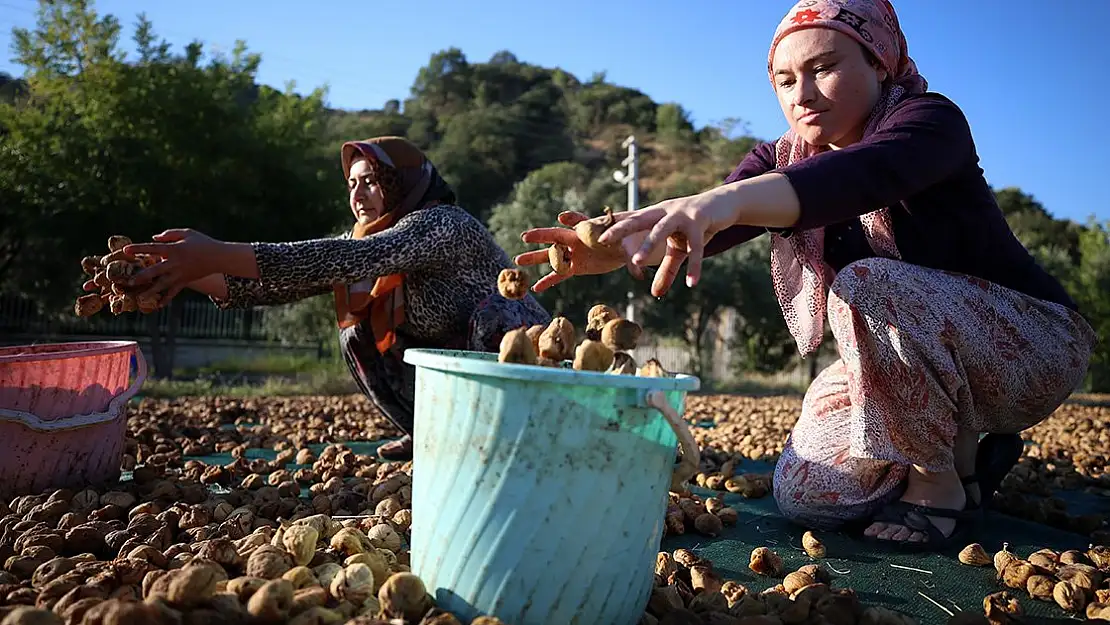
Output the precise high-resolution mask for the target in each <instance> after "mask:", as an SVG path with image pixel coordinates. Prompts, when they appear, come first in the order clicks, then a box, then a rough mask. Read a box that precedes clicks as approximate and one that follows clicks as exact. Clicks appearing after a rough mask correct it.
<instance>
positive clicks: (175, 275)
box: [124, 228, 234, 306]
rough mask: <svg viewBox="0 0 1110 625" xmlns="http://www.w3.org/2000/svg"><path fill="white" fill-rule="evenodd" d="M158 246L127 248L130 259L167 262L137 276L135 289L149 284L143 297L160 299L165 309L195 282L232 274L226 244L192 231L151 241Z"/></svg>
mask: <svg viewBox="0 0 1110 625" xmlns="http://www.w3.org/2000/svg"><path fill="white" fill-rule="evenodd" d="M151 238H152V239H153V240H154V241H156V243H134V244H131V245H128V246H127V247H126V248H124V252H125V253H127V254H130V255H134V254H150V255H152V256H158V257H161V258H162V259H163V260H162V262H160V263H157V264H155V265H153V266H151V267H147V268H146V269H143V270H142V271H140V272H138V273H136V274H135V275H134V277H133V278H132V279H131V284H132V285H133V286H142V285H146V284H149V285H150V287H149V288H148V289H146V290H145V291H143V293H142V295H151V296H158V295H159V294H162V295H161V296H160V297H159V305H160V306H162V305H165V304H166V303H167V302H169V301H170V300H171V299H173V298H174V296H176V295H177V294H178V293H180V292H181V290H182V289H184V288H185V287H187V286H188V285H189V284H190V283H191V282H194V281H196V280H199V279H200V278H204V277H205V276H209V275H212V274H219V273H227V272H229V267H228V265H229V262H230V260H229V254H230V252H231V250H230V248H231V247H232V246H233V245H234V244H230V243H225V242H223V241H218V240H216V239H213V238H212V237H209V236H208V235H205V234H202V233H200V232H197V231H196V230H191V229H188V228H183V229H175V230H166V231H165V232H163V233H161V234H156V235H154V236H153V237H151Z"/></svg>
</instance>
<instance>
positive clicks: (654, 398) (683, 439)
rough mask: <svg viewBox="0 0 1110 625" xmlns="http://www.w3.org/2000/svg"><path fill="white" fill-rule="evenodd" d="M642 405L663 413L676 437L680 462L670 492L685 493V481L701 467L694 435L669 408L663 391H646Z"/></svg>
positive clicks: (669, 405) (699, 452)
mask: <svg viewBox="0 0 1110 625" xmlns="http://www.w3.org/2000/svg"><path fill="white" fill-rule="evenodd" d="M644 403H646V404H647V405H648V406H650V407H652V408H655V409H656V410H658V411H659V412H661V413H663V417H664V418H665V419H666V420H667V423H668V424H669V425H670V426H671V429H672V430H674V433H675V436H677V437H678V443H679V445H680V446H681V448H682V460H680V461H679V463H678V466H676V467H675V469H674V473H673V474H672V475H671V492H674V493H681V492H686V490H687V488H686V486H685V484H686V481H687V480H689V479H690V478H692V477H694V475H695V474H696V473H697V472H698V467H700V466H701V451H700V450H699V449H698V444H697V442H696V441H694V435H693V434H691V433H690V427H689V426H688V425H686V421H685V420H683V419H682V417H680V416H679V415H678V413H677V412H675V409H674V408H671V404H670V402H668V401H667V396H666V394H664V393H663V391H648V392H647V393H646V394H645V395H644Z"/></svg>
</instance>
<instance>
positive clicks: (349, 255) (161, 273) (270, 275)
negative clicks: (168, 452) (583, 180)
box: [127, 207, 480, 307]
mask: <svg viewBox="0 0 1110 625" xmlns="http://www.w3.org/2000/svg"><path fill="white" fill-rule="evenodd" d="M476 223H477V222H474V221H473V220H467V219H465V213H462V212H461V210H460V209H457V208H454V207H442V208H439V207H437V208H429V209H424V210H420V211H416V212H414V213H411V214H409V215H407V216H405V217H404V218H402V219H400V220H399V221H398V222H397V224H396V225H394V226H393V227H391V228H389V229H388V230H385V231H383V232H380V233H378V234H375V235H372V236H370V237H367V238H365V239H350V238H330V239H314V240H309V241H298V242H294V243H253V244H252V243H227V242H222V241H216V240H214V239H211V238H209V237H207V236H205V235H203V234H201V233H199V232H195V231H191V230H175V231H167V232H165V233H163V234H161V235H158V236H157V237H155V240H156V241H158V242H157V243H147V244H137V245H131V246H129V247H128V248H127V250H128V253H130V254H153V255H156V256H161V257H163V258H164V259H165V260H164V261H163V262H161V263H158V264H156V265H154V266H153V267H149V268H147V269H144V270H143V271H141V272H140V273H139V274H137V275H136V276H135V280H134V283H135V284H139V285H146V284H149V285H150V286H149V288H148V290H147V293H150V294H151V295H156V294H158V293H165V294H166V295H165V297H164V298H163V299H168V298H172V297H173V296H174V295H176V294H177V293H178V292H179V291H180V290H181V289H182V288H186V287H188V286H193V285H195V286H198V287H200V288H198V290H201V291H202V292H207V293H208V294H209V295H210V296H213V295H215V296H218V295H222V293H221V292H220V287H219V284H218V282H217V281H216V279H215V278H211V277H210V276H212V275H213V274H216V275H223V276H224V282H225V288H226V289H227V300H226V301H225V300H223V299H222V298H218V297H217V298H216V299H217V304H219V305H221V306H223V307H231V306H232V305H235V306H240V305H250V302H257V303H284V302H288V301H294V300H295V299H300V298H303V297H309V296H312V295H318V294H320V293H325V292H327V291H328V290H330V289H331V288H332V286H333V285H335V284H350V283H354V282H358V281H360V280H364V279H371V278H377V277H380V276H384V275H389V274H394V273H411V272H415V271H423V270H428V269H432V268H434V267H448V266H450V265H451V264H452V263H454V262H457V259H456V258H455V256H454V254H453V253H452V250H453V249H454V247H453V246H452V245H451V243H452V239H455V238H456V237H460V236H468V235H469V236H475V235H480V233H478V232H468V230H473V229H474V224H476Z"/></svg>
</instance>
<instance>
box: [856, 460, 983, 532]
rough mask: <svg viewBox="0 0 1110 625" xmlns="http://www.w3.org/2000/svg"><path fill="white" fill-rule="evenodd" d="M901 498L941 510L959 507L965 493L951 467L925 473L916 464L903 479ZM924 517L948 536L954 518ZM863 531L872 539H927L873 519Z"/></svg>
mask: <svg viewBox="0 0 1110 625" xmlns="http://www.w3.org/2000/svg"><path fill="white" fill-rule="evenodd" d="M902 501H904V502H906V503H912V504H917V505H921V506H929V507H930V508H940V509H943V510H963V509H964V506H965V505H966V504H967V493H966V492H965V491H964V486H963V484H961V483H960V478H959V476H958V475H957V474H956V471H955V470H954V469H953V470H950V471H945V472H943V473H928V472H926V471H925V470H923V469H921V468H920V467H913V468H912V469H911V470H910V473H909V476H908V477H907V479H906V492H905V494H903V495H902ZM926 518H927V519H929V522H931V523H932V524H933V525H935V526H936V528H937V530H939V531H940V533H942V534H944V535H945V536H949V535H951V534H952V531H953V530H954V529H955V528H956V519H948V518H942V517H932V516H930V517H926ZM863 533H864V535H865V536H870V537H872V538H879V539H882V540H894V541H898V542H923V541H925V540H928V535H927V534H926V533H925V532H920V531H915V530H912V529H910V528H908V527H905V526H903V525H898V524H896V523H880V522H875V523H872V524H871V525H870V526H868V528H867V529H866V530H864V531H863Z"/></svg>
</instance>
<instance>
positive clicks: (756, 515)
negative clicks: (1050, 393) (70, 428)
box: [187, 440, 1110, 625]
mask: <svg viewBox="0 0 1110 625" xmlns="http://www.w3.org/2000/svg"><path fill="white" fill-rule="evenodd" d="M385 442H388V441H384V440H383V441H377V442H373V443H366V442H352V443H344V444H345V445H346V446H347V447H348V448H350V449H351V451H354V452H355V453H357V454H360V455H361V454H365V455H371V456H372V455H374V454H375V452H376V450H377V448H378V447H379V446H380V445H382V444H383V443H385ZM308 447H309V448H310V449H312V450H313V451H314V452H316V453H319V452H320V451H321V450H322V449H323V448H324V447H325V445H309V446H308ZM276 455H277V454H276V453H275V452H274V451H272V450H269V449H249V450H247V453H246V457H247V459H254V458H265V459H267V460H272V459H274V457H276ZM187 459H196V460H201V461H203V462H205V463H209V464H228V463H230V462H231V461H232V460H233V459H232V457H231V455H229V454H217V455H212V456H202V457H189V458H187ZM288 468H289V469H290V470H293V469H296V468H299V467H298V465H289V467H288ZM772 469H773V467H772V466H771V465H768V464H766V463H758V462H746V463H744V464H742V465H741V466H740V467H738V468H737V472H745V473H747V472H752V473H768V472H770V471H771V470H772ZM693 490H694V492H696V493H697V494H699V495H701V496H703V497H708V496H714V495H715V496H718V497H721V498H722V499H723V500H724V501H725V502H726V503H727V504H728V505H730V506H732V507H734V508H735V509H736V510H737V512H739V513H740V520H739V522H738V523H737V524H736V525H735V526H734V527H726V528H725V531H724V532H723V533H722V534H721V535H720V536H717V537H715V538H708V537H705V536H701V535H698V534H696V533H693V532H692V530H691V532H690V533H687V534H685V535H683V536H673V537H667V538H666V539H665V540H664V541H663V545H662V548H663V549H665V550H668V551H672V550H674V549H679V548H685V549H690V550H692V551H693V552H694V553H696V554H697V555H699V556H701V557H703V558H706V559H709V560H711V561H712V562H713V564H714V567H715V568H716V569H717V570H718V571H719V572H720V574H721V575H722V577H724V578H725V579H731V580H735V581H737V582H739V583H741V584H744V585H745V586H747V587H748V588H749V589H750V590H753V591H760V590H764V589H766V588H769V587H771V586H774V585H776V584H778V583H779V581H781V580H777V579H771V578H768V577H764V576H760V575H756V574H755V573H753V572H752V571H751V570H750V569H748V558H749V554H751V552H752V550H753V549H755V548H756V547H769V548H771V549H774V550H775V551H776V552H777V553H778V554H779V555H780V556H782V559H783V564H784V566H785V567H786V570H787V571H792V570H796V569H797V568H798V567H800V566H802V565H805V564H810V563H812V562H814V561H813V560H811V559H810V558H809V557H808V556H807V555H806V554H805V552H804V551H803V550H802V547H801V536H802V533H803V531H804V530H803V529H802V528H800V527H798V526H795V525H793V524H792V523H790V522H788V521H786V520H785V519H784V518H783V517H782V516H780V515H779V513H778V509H777V507H776V505H775V502H774V499H773V498H772V497H770V496H767V497H763V498H761V499H745V498H744V497H743V496H741V495H736V494H732V493H727V492H726V493H718V492H712V491H707V490H704V489H698V488H695V489H693ZM304 494H306V495H307V489H306V490H305V491H304ZM1083 499H1084V503H1085V505H1087V506H1100V507H1102V509H1105V507H1106V506H1107V505H1110V502H1105V501H1095V502H1092V501H1091V498H1083ZM819 535H820V537H821V540H822V542H824V543H825V545H826V547H827V549H828V557H826V558H825V559H823V560H822V562H824V563H825V564H826V565H827V566H828V567H829V568H830V572H831V573H832V575H833V587H848V588H852V589H853V590H855V591H856V592H857V593H858V595H859V597H860V599H861V600H862V601H864V602H865V603H868V604H872V605H882V606H885V607H889V608H892V609H895V610H898V611H900V612H904V613H906V614H909V615H911V616H913V617H915V618H917V619H918V621H920V622H921V623H922V625H931V624H934V623H945V621H947V620H948V618H949V613H948V612H952V613H955V612H958V611H961V610H966V611H979V612H981V611H982V605H983V597H985V596H987V595H988V594H990V593H993V592H997V591H999V590H1002V586H1001V585H1000V584H999V583H998V582H997V581H996V579H995V571H994V568H993V567H983V568H979V567H971V566H966V565H963V564H960V563H959V561H958V560H957V559H956V555H957V554H958V553H959V551H960V549H961V548H962V547H963V545H959V546H956V547H953V548H952V549H951V550H949V551H946V552H943V553H934V554H907V553H901V552H897V551H893V550H889V549H885V548H883V547H882V546H874V545H871V544H869V543H865V542H863V541H860V540H857V539H853V538H852V537H849V536H846V535H843V534H837V533H827V532H821V533H819ZM968 542H979V543H981V544H982V545H983V547H984V548H985V549H986V550H987V551H988V553H991V554H993V553H994V552H995V551H997V550H998V549H1000V548H1001V547H1002V544H1003V543H1004V542H1008V543H1009V544H1010V550H1011V551H1013V552H1014V553H1016V554H1018V555H1019V556H1022V557H1024V556H1027V555H1029V554H1030V553H1032V552H1033V551H1036V550H1038V549H1043V548H1046V547H1048V548H1052V549H1056V550H1059V551H1064V550H1067V549H1080V550H1086V548H1087V546H1088V540H1087V539H1086V538H1085V537H1084V536H1080V535H1077V534H1071V533H1068V532H1063V531H1060V530H1057V529H1053V528H1051V527H1047V526H1044V525H1039V524H1036V523H1031V522H1028V521H1024V520H1021V519H1018V518H1015V517H1010V516H1007V515H1004V514H999V513H992V514H991V516H990V517H989V521H988V522H987V523H986V524H984V526H983V527H982V528H980V531H979V533H978V535H974V536H972V537H970V538H969V540H968ZM899 567H903V568H899ZM911 569H916V570H911ZM1013 594H1014V595H1015V596H1016V597H1017V598H1018V599H1019V601H1021V603H1022V606H1023V607H1024V608H1025V611H1026V614H1027V615H1028V619H1027V621H1028V622H1029V623H1031V624H1037V623H1042V624H1044V623H1065V622H1068V623H1074V622H1075V619H1074V618H1070V617H1069V616H1068V615H1067V614H1066V613H1065V612H1063V611H1062V610H1060V609H1059V608H1058V607H1057V606H1056V604H1055V603H1049V602H1044V601H1037V600H1034V599H1031V598H1030V597H1029V596H1028V594H1027V593H1025V592H1023V591H1015V592H1014V593H1013ZM934 602H936V603H939V604H940V606H942V607H940V606H937V605H936V603H934ZM945 610H947V611H948V612H946V611H945Z"/></svg>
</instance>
